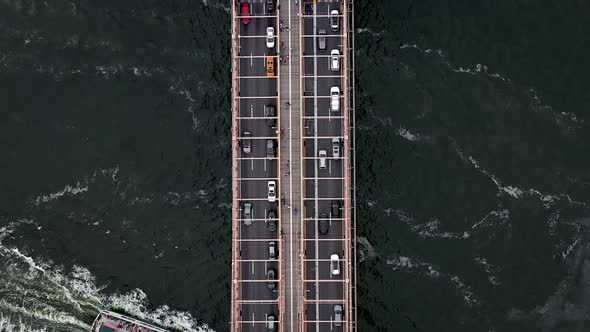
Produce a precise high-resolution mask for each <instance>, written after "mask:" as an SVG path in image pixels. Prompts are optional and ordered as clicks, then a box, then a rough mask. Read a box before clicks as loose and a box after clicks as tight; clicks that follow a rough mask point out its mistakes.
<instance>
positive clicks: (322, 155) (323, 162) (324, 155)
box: [318, 150, 328, 169]
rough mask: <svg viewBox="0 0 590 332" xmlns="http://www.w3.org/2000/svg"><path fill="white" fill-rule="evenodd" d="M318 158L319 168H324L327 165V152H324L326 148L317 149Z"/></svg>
mask: <svg viewBox="0 0 590 332" xmlns="http://www.w3.org/2000/svg"><path fill="white" fill-rule="evenodd" d="M318 158H320V169H326V168H327V167H328V166H327V161H326V159H327V158H328V152H326V150H320V151H318Z"/></svg>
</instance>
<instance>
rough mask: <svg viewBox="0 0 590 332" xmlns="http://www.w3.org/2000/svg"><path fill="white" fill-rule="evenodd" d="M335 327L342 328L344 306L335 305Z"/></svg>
mask: <svg viewBox="0 0 590 332" xmlns="http://www.w3.org/2000/svg"><path fill="white" fill-rule="evenodd" d="M334 326H342V306H341V305H340V304H334Z"/></svg>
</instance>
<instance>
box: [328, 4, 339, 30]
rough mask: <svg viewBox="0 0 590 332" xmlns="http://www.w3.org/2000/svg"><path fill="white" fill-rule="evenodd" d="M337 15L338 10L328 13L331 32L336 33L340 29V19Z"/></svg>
mask: <svg viewBox="0 0 590 332" xmlns="http://www.w3.org/2000/svg"><path fill="white" fill-rule="evenodd" d="M338 14H339V13H338V9H332V11H330V29H331V30H332V31H338V30H339V29H340V24H339V23H340V18H339V17H338Z"/></svg>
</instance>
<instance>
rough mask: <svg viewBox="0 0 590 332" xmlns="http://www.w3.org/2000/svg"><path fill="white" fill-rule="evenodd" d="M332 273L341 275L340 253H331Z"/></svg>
mask: <svg viewBox="0 0 590 332" xmlns="http://www.w3.org/2000/svg"><path fill="white" fill-rule="evenodd" d="M330 274H332V275H333V276H337V275H340V257H338V254H332V255H330Z"/></svg>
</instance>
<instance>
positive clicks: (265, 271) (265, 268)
mask: <svg viewBox="0 0 590 332" xmlns="http://www.w3.org/2000/svg"><path fill="white" fill-rule="evenodd" d="M267 263H268V262H267V261H264V274H266V275H268V273H267V271H268V265H267Z"/></svg>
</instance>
